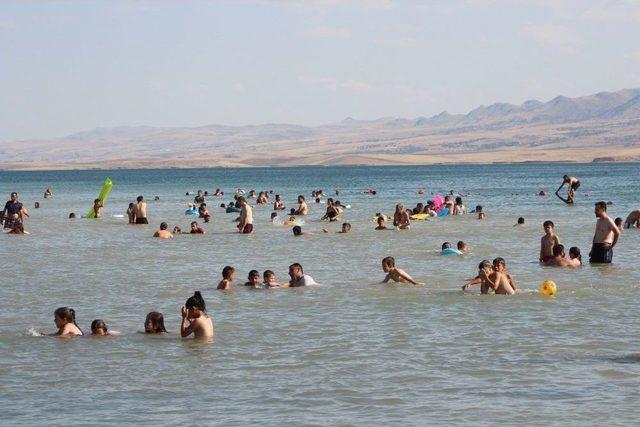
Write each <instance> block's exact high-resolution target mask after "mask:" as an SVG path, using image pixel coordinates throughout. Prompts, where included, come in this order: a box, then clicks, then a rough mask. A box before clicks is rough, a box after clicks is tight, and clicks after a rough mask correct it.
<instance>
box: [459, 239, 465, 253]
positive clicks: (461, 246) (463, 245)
mask: <svg viewBox="0 0 640 427" xmlns="http://www.w3.org/2000/svg"><path fill="white" fill-rule="evenodd" d="M458 250H459V251H460V252H462V253H463V254H464V253H467V244H466V243H465V242H464V241H463V240H459V241H458Z"/></svg>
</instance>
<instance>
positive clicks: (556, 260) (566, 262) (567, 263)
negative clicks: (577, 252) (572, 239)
mask: <svg viewBox="0 0 640 427" xmlns="http://www.w3.org/2000/svg"><path fill="white" fill-rule="evenodd" d="M544 265H548V266H551V267H575V266H576V265H575V263H574V262H573V260H570V259H567V258H565V253H564V245H561V244H557V245H555V246H554V247H553V258H551V259H549V260H547V261H546V262H545V263H544Z"/></svg>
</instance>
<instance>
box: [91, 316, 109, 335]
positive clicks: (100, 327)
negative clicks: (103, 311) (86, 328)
mask: <svg viewBox="0 0 640 427" xmlns="http://www.w3.org/2000/svg"><path fill="white" fill-rule="evenodd" d="M91 335H100V336H103V335H109V329H107V324H106V323H104V320H102V319H96V320H94V321H93V322H91Z"/></svg>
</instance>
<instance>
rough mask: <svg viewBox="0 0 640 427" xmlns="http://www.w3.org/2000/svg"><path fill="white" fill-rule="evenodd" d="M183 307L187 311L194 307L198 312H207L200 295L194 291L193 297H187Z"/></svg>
mask: <svg viewBox="0 0 640 427" xmlns="http://www.w3.org/2000/svg"><path fill="white" fill-rule="evenodd" d="M184 306H185V307H186V308H188V309H189V308H193V307H195V308H197V309H199V310H202V311H205V312H206V311H207V309H206V305H205V303H204V299H203V298H202V294H201V293H200V291H195V292H194V293H193V296H192V297H189V299H187V302H185V303H184Z"/></svg>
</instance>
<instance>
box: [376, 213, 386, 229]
mask: <svg viewBox="0 0 640 427" xmlns="http://www.w3.org/2000/svg"><path fill="white" fill-rule="evenodd" d="M376 222H377V223H378V226H377V227H376V230H388V228H387V226H386V225H384V216H383V215H380V216H378V218H377V219H376Z"/></svg>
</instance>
